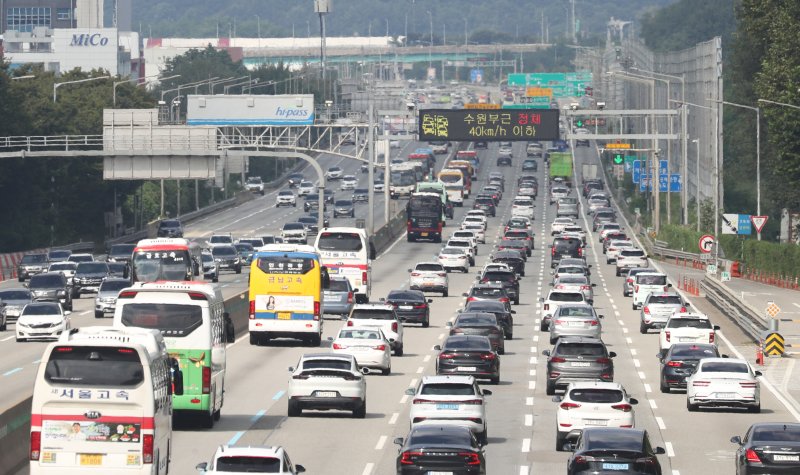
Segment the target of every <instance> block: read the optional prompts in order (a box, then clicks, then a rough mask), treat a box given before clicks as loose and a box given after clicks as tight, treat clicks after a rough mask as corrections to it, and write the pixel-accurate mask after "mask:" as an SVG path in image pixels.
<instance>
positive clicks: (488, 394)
mask: <svg viewBox="0 0 800 475" xmlns="http://www.w3.org/2000/svg"><path fill="white" fill-rule="evenodd" d="M482 392H483V395H484V396H491V395H492V390H491V389H484V390H483V391H482Z"/></svg>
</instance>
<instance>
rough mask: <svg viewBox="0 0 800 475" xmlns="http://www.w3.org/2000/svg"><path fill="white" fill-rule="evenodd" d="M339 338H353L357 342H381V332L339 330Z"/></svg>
mask: <svg viewBox="0 0 800 475" xmlns="http://www.w3.org/2000/svg"><path fill="white" fill-rule="evenodd" d="M339 338H354V339H357V340H382V339H383V338H381V332H379V331H376V330H348V329H345V330H341V331H340V332H339Z"/></svg>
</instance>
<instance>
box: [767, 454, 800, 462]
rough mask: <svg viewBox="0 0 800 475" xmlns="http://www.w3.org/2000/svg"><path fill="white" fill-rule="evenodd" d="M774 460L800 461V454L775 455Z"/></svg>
mask: <svg viewBox="0 0 800 475" xmlns="http://www.w3.org/2000/svg"><path fill="white" fill-rule="evenodd" d="M772 460H774V461H776V462H800V455H777V454H776V455H773V456H772Z"/></svg>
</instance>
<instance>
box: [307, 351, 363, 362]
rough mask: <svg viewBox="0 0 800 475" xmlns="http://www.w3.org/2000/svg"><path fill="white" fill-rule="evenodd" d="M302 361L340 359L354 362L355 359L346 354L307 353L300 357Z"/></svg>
mask: <svg viewBox="0 0 800 475" xmlns="http://www.w3.org/2000/svg"><path fill="white" fill-rule="evenodd" d="M300 359H301V360H304V361H305V360H320V359H325V360H329V359H340V360H347V361H354V360H355V357H354V356H353V355H349V354H346V353H333V352H329V353H306V354H304V355H303V356H301V357H300Z"/></svg>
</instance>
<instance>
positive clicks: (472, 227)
mask: <svg viewBox="0 0 800 475" xmlns="http://www.w3.org/2000/svg"><path fill="white" fill-rule="evenodd" d="M461 229H463V230H464V231H471V232H472V234H474V235H475V239H476V240H477V241H478V242H479V243H481V244H486V231H484V229H483V226H481V225H480V224H477V223H476V224H471V223H464V224H462V225H461Z"/></svg>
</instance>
